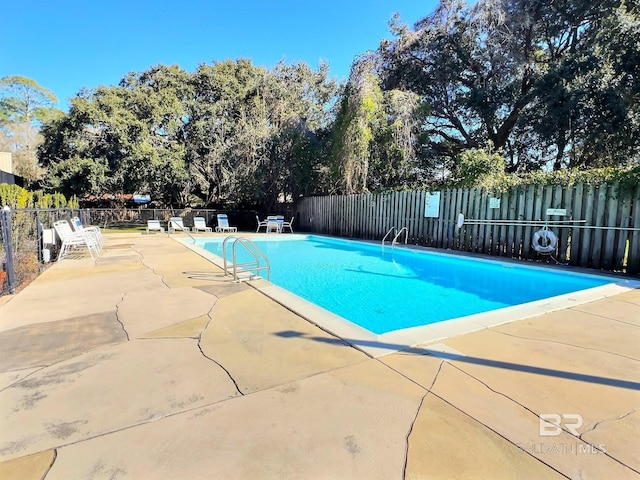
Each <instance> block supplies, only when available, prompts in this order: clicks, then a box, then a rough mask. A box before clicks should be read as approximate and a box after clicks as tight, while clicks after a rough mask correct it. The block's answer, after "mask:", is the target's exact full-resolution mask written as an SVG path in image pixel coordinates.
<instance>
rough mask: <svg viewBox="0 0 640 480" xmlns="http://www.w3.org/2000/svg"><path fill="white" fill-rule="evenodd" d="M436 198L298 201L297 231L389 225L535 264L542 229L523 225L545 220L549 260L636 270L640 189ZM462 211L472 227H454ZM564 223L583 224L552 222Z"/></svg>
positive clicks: (374, 235) (524, 188)
mask: <svg viewBox="0 0 640 480" xmlns="http://www.w3.org/2000/svg"><path fill="white" fill-rule="evenodd" d="M434 193H435V195H434ZM434 193H430V192H427V191H423V190H416V191H407V192H394V193H388V194H361V195H345V196H328V197H309V198H303V199H302V200H301V201H300V202H299V203H298V206H297V223H298V228H299V229H300V230H303V231H310V232H314V233H324V234H329V235H337V236H343V237H352V238H363V239H371V240H381V239H382V238H383V237H384V235H385V234H386V233H387V232H388V231H389V230H390V229H391V228H392V227H396V228H397V229H398V230H399V229H401V228H402V227H407V230H408V242H409V243H411V244H416V245H424V246H429V247H436V248H447V249H452V250H461V251H467V252H475V253H483V254H487V255H497V256H506V257H512V258H519V259H527V260H536V259H546V258H548V256H544V255H540V254H538V253H537V252H536V251H535V250H534V248H533V246H532V242H533V236H534V233H535V232H536V231H538V230H539V229H540V228H541V225H540V224H537V225H530V224H528V222H533V221H549V222H552V223H550V227H549V228H550V229H551V230H552V231H553V232H554V233H555V234H556V236H557V241H558V245H557V249H556V252H555V253H554V254H553V257H554V258H556V259H557V260H558V261H560V262H562V263H568V264H570V265H575V266H581V267H587V268H594V269H602V270H609V271H620V272H626V273H633V274H637V273H638V272H640V185H637V186H635V188H632V189H623V188H622V187H621V186H620V185H619V184H618V183H612V184H602V185H599V186H596V185H587V184H577V185H573V186H570V187H563V186H549V185H547V186H541V185H520V186H517V187H513V188H511V189H509V190H507V191H505V192H503V193H498V194H495V193H493V192H489V191H486V190H485V189H481V188H471V189H448V190H442V191H440V192H439V202H438V201H437V199H438V198H437V195H438V193H437V192H434ZM427 200H429V202H430V207H433V206H434V205H433V202H434V200H435V201H436V205H435V206H436V207H437V208H435V209H431V208H430V210H433V211H432V212H431V214H437V217H426V216H425V205H426V202H427ZM548 209H564V210H566V215H547V210H548ZM434 212H435V213H434ZM460 213H462V214H463V215H464V217H465V219H466V221H468V222H469V223H464V224H463V225H462V227H461V228H458V226H457V225H456V224H457V221H458V215H459V214H460ZM560 213H562V212H560ZM472 220H473V221H472ZM568 220H576V221H581V222H574V223H569V222H567V223H564V224H562V226H560V225H556V224H553V222H557V221H568ZM505 221H506V222H512V223H516V224H515V225H513V224H512V225H509V224H504V223H505ZM501 223H502V224H501ZM522 224H524V225H522Z"/></svg>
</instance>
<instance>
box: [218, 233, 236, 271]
mask: <svg viewBox="0 0 640 480" xmlns="http://www.w3.org/2000/svg"><path fill="white" fill-rule="evenodd" d="M232 238H236V239H237V238H240V237H238V235H229V236H227V237H225V239H224V240H223V241H222V265H223V268H224V276H225V277H226V276H227V274H228V273H229V270H228V269H227V242H228V241H229V240H231V239H232Z"/></svg>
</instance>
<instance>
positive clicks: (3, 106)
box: [0, 75, 62, 183]
mask: <svg viewBox="0 0 640 480" xmlns="http://www.w3.org/2000/svg"><path fill="white" fill-rule="evenodd" d="M57 102H58V99H57V98H56V96H55V95H54V94H53V93H52V92H51V91H50V90H48V89H46V88H44V87H42V86H40V85H39V84H38V83H37V82H36V81H35V80H32V79H30V78H27V77H21V76H18V75H11V76H6V77H3V78H0V143H1V144H0V147H1V148H2V149H7V150H9V151H12V152H13V154H14V155H13V158H14V164H15V173H16V174H17V175H19V176H21V177H24V178H25V179H26V180H27V182H28V183H31V182H32V181H34V180H35V179H37V178H38V177H39V175H40V169H39V166H38V162H37V157H36V151H37V146H38V144H39V143H40V142H41V141H42V138H41V137H40V135H39V128H40V125H41V124H42V122H43V121H46V120H50V119H52V118H55V117H57V116H59V115H61V114H62V112H61V111H60V110H58V109H57V108H55V104H56V103H57Z"/></svg>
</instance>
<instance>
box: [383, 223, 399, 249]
mask: <svg viewBox="0 0 640 480" xmlns="http://www.w3.org/2000/svg"><path fill="white" fill-rule="evenodd" d="M395 231H396V227H391V228H390V229H389V231H388V232H387V233H386V234H385V236H384V237H382V246H384V241H385V240H386V239H387V237H388V236H389V234H390V233H391V232H395Z"/></svg>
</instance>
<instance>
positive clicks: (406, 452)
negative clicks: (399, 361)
mask: <svg viewBox="0 0 640 480" xmlns="http://www.w3.org/2000/svg"><path fill="white" fill-rule="evenodd" d="M442 365H444V360H442V361H441V362H440V365H438V371H437V372H436V374H435V375H434V376H433V381H432V382H431V385H430V386H429V388H427V391H426V392H425V393H424V395H423V396H422V398H421V399H420V403H419V404H418V408H416V413H415V415H414V416H413V420H411V425H410V426H409V431H408V432H407V435H406V436H405V447H404V466H403V467H402V478H403V479H405V478H407V464H408V463H409V439H410V438H411V433H412V432H413V427H414V426H415V424H416V420H418V415H420V411H421V410H422V404H423V403H424V400H425V398H427V395H429V393H432V392H431V389H432V388H433V386H434V385H435V384H436V380H437V379H438V375H440V370H442ZM392 370H394V369H392ZM423 388H424V387H423Z"/></svg>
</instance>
